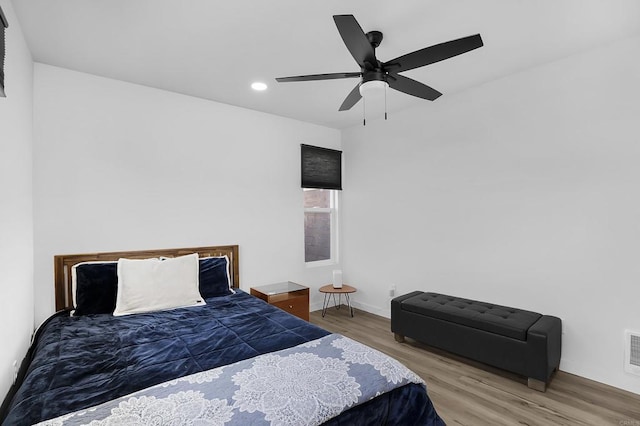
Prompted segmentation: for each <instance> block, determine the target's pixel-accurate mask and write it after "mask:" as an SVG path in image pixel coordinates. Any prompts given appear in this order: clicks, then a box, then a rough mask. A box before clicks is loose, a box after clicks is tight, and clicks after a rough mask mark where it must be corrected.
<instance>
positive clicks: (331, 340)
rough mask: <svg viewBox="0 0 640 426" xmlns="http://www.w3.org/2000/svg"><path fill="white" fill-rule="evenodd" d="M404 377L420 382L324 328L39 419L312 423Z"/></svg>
mask: <svg viewBox="0 0 640 426" xmlns="http://www.w3.org/2000/svg"><path fill="white" fill-rule="evenodd" d="M410 382H413V383H419V384H423V383H424V382H423V381H422V379H421V378H420V377H418V376H417V375H416V374H415V373H413V372H412V371H411V370H409V369H407V368H406V367H405V366H404V365H402V364H400V363H399V362H398V361H396V360H395V359H393V358H390V357H388V356H387V355H385V354H383V353H381V352H379V351H377V350H375V349H372V348H370V347H368V346H365V345H363V344H360V343H358V342H356V341H354V340H351V339H349V338H347V337H344V336H341V335H339V334H331V335H328V336H325V337H323V338H321V339H318V340H313V341H311V342H308V343H304V344H302V345H299V346H295V347H293V348H289V349H284V350H281V351H278V352H273V353H269V354H265V355H260V356H257V357H255V358H251V359H247V360H243V361H239V362H236V363H234V364H229V365H225V366H223V367H218V368H214V369H212V370H208V371H204V372H202V373H197V374H193V375H191V376H186V377H182V378H180V379H176V380H172V381H169V382H165V383H162V384H160V385H156V386H152V387H150V388H147V389H144V390H142V391H139V392H136V393H133V394H130V395H127V396H124V397H122V398H118V399H115V400H113V401H109V402H107V403H104V404H101V405H98V406H95V407H92V408H89V409H85V410H81V411H77V412H74V413H70V414H67V415H64V416H60V417H58V418H56V419H52V420H47V421H44V422H42V423H39V425H61V426H62V425H65V426H66V425H81V424H83V425H84V424H89V425H92V426H93V425H95V426H97V425H147V424H158V425H160V424H167V425H187V424H193V425H224V424H242V425H248V424H271V425H318V424H321V423H323V422H325V421H327V420H329V419H331V418H333V417H335V416H337V415H339V414H340V413H341V412H343V411H345V410H347V409H349V408H350V407H353V406H355V405H358V404H361V403H363V402H366V401H368V400H370V399H372V398H375V397H376V396H378V395H381V394H383V393H385V392H388V391H390V390H392V389H394V388H397V387H400V386H403V385H405V384H407V383H410Z"/></svg>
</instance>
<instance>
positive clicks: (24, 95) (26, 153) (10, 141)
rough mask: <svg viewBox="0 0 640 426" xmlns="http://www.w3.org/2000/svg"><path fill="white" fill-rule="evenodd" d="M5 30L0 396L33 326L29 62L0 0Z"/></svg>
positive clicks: (0, 135) (0, 132)
mask: <svg viewBox="0 0 640 426" xmlns="http://www.w3.org/2000/svg"><path fill="white" fill-rule="evenodd" d="M0 6H2V10H3V11H4V13H5V15H6V17H7V20H8V21H9V28H7V29H6V30H5V39H6V58H5V68H4V70H5V89H6V94H7V97H6V98H1V97H0V271H2V279H1V281H0V324H2V325H1V326H0V342H2V349H1V350H0V395H1V396H2V397H4V395H5V394H6V393H7V391H8V390H9V387H10V386H11V383H12V382H13V374H14V368H13V365H12V364H13V361H14V360H15V361H17V362H18V363H20V362H21V361H22V358H24V355H25V353H26V351H27V348H28V346H29V339H30V337H31V332H32V331H33V221H32V220H33V210H32V180H31V172H32V159H31V155H32V147H33V143H32V139H33V138H32V125H33V120H32V117H33V61H32V60H31V53H30V52H29V49H28V48H27V45H26V43H25V41H24V38H23V36H22V30H21V28H20V23H19V22H18V20H17V18H16V16H15V14H14V12H13V6H12V4H11V2H9V1H8V0H0Z"/></svg>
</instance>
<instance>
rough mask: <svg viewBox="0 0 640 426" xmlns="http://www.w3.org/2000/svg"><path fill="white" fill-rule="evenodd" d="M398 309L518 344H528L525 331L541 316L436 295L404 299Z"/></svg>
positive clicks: (423, 294)
mask: <svg viewBox="0 0 640 426" xmlns="http://www.w3.org/2000/svg"><path fill="white" fill-rule="evenodd" d="M401 308H402V309H403V310H405V311H409V312H414V313H417V314H422V315H426V316H429V317H432V318H438V319H441V320H445V321H449V322H453V323H456V324H460V325H465V326H468V327H473V328H476V329H479V330H484V331H488V332H490V333H495V334H500V335H502V336H506V337H512V338H514V339H518V340H527V330H529V327H531V326H532V325H533V324H534V323H535V322H536V321H538V319H539V318H540V317H541V316H542V315H540V314H538V313H536V312H531V311H525V310H522V309H516V308H509V307H507V306H499V305H494V304H492V303H485V302H479V301H477V300H469V299H462V298H460V297H454V296H447V295H445V294H438V293H421V294H418V295H416V296H413V297H410V298H408V299H405V300H403V301H402V302H401Z"/></svg>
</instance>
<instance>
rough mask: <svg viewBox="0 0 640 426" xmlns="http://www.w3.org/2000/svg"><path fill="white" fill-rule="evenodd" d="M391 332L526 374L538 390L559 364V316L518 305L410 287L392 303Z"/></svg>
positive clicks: (560, 340)
mask: <svg viewBox="0 0 640 426" xmlns="http://www.w3.org/2000/svg"><path fill="white" fill-rule="evenodd" d="M391 331H392V332H393V333H395V337H396V340H397V341H398V342H404V338H405V336H406V337H410V338H412V339H415V340H417V341H419V342H422V343H425V344H427V345H429V346H434V347H436V348H439V349H444V350H445V351H449V352H452V353H454V354H457V355H461V356H463V357H466V358H470V359H473V360H475V361H479V362H482V363H485V364H489V365H491V366H494V367H498V368H501V369H504V370H507V371H510V372H513V373H516V374H520V375H523V376H526V377H527V378H528V385H529V387H530V388H533V389H536V390H539V391H542V392H544V391H545V390H546V386H547V384H548V382H549V380H550V378H551V374H552V373H553V372H554V371H555V370H557V369H558V366H559V365H560V351H561V347H562V322H561V320H560V318H557V317H554V316H549V315H541V314H538V313H536V312H531V311H525V310H522V309H516V308H510V307H507V306H498V305H494V304H491V303H485V302H479V301H476V300H468V299H462V298H460V297H454V296H447V295H444V294H438V293H425V292H422V291H414V292H411V293H409V294H405V295H403V296H399V297H396V298H395V299H393V300H392V301H391Z"/></svg>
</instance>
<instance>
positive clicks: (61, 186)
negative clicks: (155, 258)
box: [34, 63, 340, 322]
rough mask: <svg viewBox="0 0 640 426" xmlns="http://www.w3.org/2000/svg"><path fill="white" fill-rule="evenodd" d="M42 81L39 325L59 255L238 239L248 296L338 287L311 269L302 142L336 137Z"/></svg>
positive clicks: (37, 177) (37, 155) (230, 111)
mask: <svg viewBox="0 0 640 426" xmlns="http://www.w3.org/2000/svg"><path fill="white" fill-rule="evenodd" d="M34 80H35V86H34V87H35V88H34V91H35V93H34V99H35V101H34V111H35V112H34V121H35V127H34V129H35V130H34V132H35V145H34V170H35V172H34V207H35V219H34V223H35V228H34V229H35V278H36V281H35V282H36V284H35V288H36V315H35V318H36V321H38V322H40V321H42V320H43V319H44V318H45V317H46V316H47V315H49V314H50V313H51V312H52V311H53V309H54V298H53V281H52V280H53V256H54V255H55V254H63V253H85V252H93V251H111V250H137V249H148V248H170V247H189V246H200V245H220V244H239V246H240V269H241V270H240V282H241V286H242V288H244V289H248V288H249V287H250V286H254V285H259V284H267V283H270V282H278V281H286V280H293V281H299V282H301V283H304V284H307V285H310V286H312V288H313V289H314V290H315V289H316V288H317V287H319V286H320V285H321V284H323V283H326V282H329V280H330V276H331V267H326V268H317V269H307V268H305V266H304V256H303V243H304V241H303V225H304V216H303V210H302V190H301V189H300V143H307V144H312V145H319V146H326V147H332V148H339V146H340V133H339V132H338V131H337V130H334V129H329V128H325V127H320V126H316V125H312V124H307V123H302V122H299V121H295V120H291V119H285V118H281V117H276V116H272V115H269V114H264V113H259V112H255V111H250V110H246V109H242V108H237V107H232V106H228V105H223V104H219V103H215V102H210V101H206V100H202V99H197V98H192V97H188V96H183V95H178V94H175V93H170V92H166V91H161V90H156V89H151V88H148V87H143V86H138V85H134V84H128V83H123V82H120V81H116V80H110V79H106V78H102V77H96V76H92V75H88V74H82V73H78V72H74V71H69V70H65V69H61V68H56V67H52V66H48V65H43V64H39V63H36V64H35V73H34ZM312 295H313V298H314V301H315V303H317V300H318V299H319V295H318V294H317V290H316V291H312Z"/></svg>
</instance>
